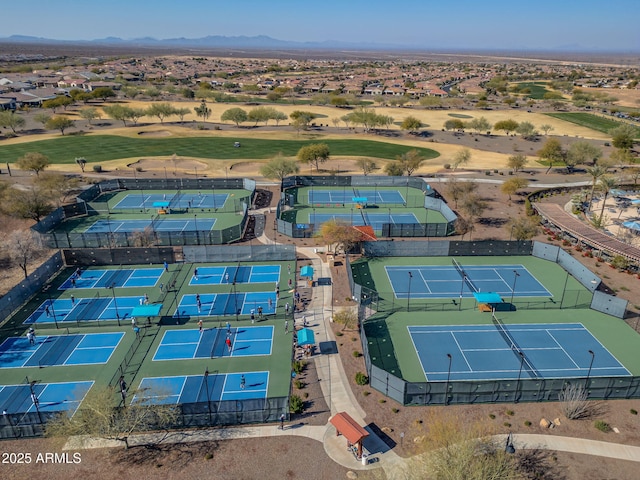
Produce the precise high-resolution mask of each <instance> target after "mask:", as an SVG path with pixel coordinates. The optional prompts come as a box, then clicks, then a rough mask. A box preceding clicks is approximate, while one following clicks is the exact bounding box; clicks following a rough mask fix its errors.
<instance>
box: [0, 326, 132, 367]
mask: <svg viewBox="0 0 640 480" xmlns="http://www.w3.org/2000/svg"><path fill="white" fill-rule="evenodd" d="M122 337H124V333H122V332H115V333H87V334H84V335H49V336H46V337H38V336H36V343H35V345H31V343H30V342H29V340H28V339H27V338H26V337H10V338H7V339H6V340H5V341H4V342H2V345H0V368H20V367H50V366H53V365H94V364H99V363H107V362H108V361H109V359H110V358H111V355H112V354H113V352H114V350H115V349H116V348H117V347H118V345H119V344H120V341H121V340H122Z"/></svg>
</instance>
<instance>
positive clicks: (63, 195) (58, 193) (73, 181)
mask: <svg viewBox="0 0 640 480" xmlns="http://www.w3.org/2000/svg"><path fill="white" fill-rule="evenodd" d="M34 185H36V186H37V187H38V188H39V189H40V190H41V191H42V192H43V193H45V195H47V196H48V197H49V198H50V199H51V200H52V201H53V202H54V203H55V204H56V206H58V207H59V206H61V205H62V204H63V203H65V202H66V200H67V198H68V197H69V195H71V193H72V192H74V191H75V190H77V189H78V187H79V186H80V180H79V179H78V178H77V177H75V176H72V175H64V174H62V173H57V172H42V175H40V176H39V177H37V178H36V181H35V182H34Z"/></svg>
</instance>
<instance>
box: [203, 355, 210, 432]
mask: <svg viewBox="0 0 640 480" xmlns="http://www.w3.org/2000/svg"><path fill="white" fill-rule="evenodd" d="M204 388H205V389H206V391H207V410H208V411H209V425H211V399H210V398H209V367H207V368H206V369H205V371H204Z"/></svg>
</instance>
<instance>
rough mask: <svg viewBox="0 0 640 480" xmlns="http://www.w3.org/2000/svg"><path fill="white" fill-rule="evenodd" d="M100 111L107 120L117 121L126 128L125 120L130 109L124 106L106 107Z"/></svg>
mask: <svg viewBox="0 0 640 480" xmlns="http://www.w3.org/2000/svg"><path fill="white" fill-rule="evenodd" d="M102 111H103V112H104V113H106V114H107V115H108V116H109V118H112V119H114V120H119V121H121V122H122V123H123V125H124V126H125V127H126V126H127V120H128V119H129V116H130V112H131V108H129V107H125V106H124V105H108V106H106V107H103V108H102Z"/></svg>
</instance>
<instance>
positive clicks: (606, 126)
mask: <svg viewBox="0 0 640 480" xmlns="http://www.w3.org/2000/svg"><path fill="white" fill-rule="evenodd" d="M546 115H549V116H550V117H553V118H557V119H560V120H564V121H566V122H571V123H575V124H576V125H580V126H582V127H587V128H590V129H592V130H596V131H598V132H602V133H609V131H610V130H612V129H614V128H616V127H619V126H621V125H625V124H624V123H622V122H618V121H616V120H612V119H609V118H603V117H599V116H597V115H594V114H592V113H547V114H546ZM636 132H637V133H636V138H640V128H636Z"/></svg>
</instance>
